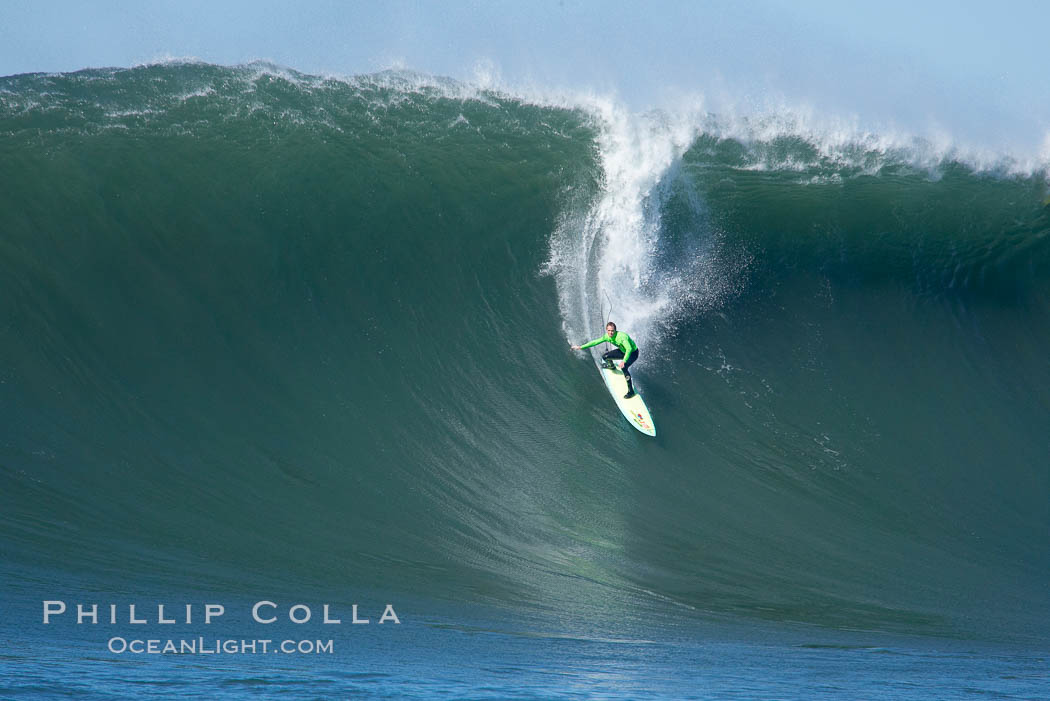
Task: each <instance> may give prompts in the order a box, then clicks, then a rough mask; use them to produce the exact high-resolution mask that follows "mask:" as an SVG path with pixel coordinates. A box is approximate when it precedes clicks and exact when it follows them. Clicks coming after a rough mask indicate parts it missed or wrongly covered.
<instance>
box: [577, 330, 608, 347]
mask: <svg viewBox="0 0 1050 701" xmlns="http://www.w3.org/2000/svg"><path fill="white" fill-rule="evenodd" d="M599 343H612V339H611V338H609V336H608V334H606V335H605V336H602V337H601V338H596V339H594V340H593V341H587V343H584V344H583V345H582V346H573V347H572V349H573V350H583V349H585V348H590V347H591V346H596V345H598V344H599Z"/></svg>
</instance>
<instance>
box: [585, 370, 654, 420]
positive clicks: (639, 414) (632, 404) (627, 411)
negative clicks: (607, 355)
mask: <svg viewBox="0 0 1050 701" xmlns="http://www.w3.org/2000/svg"><path fill="white" fill-rule="evenodd" d="M617 362H618V361H615V360H614V361H613V364H614V367H613V368H612V369H611V370H610V369H607V368H603V367H602V366H601V365H599V366H598V370H599V371H600V372H601V373H602V379H603V380H605V386H606V387H608V388H609V394H611V395H612V398H613V399H615V400H616V406H618V407H619V408H620V412H621V413H622V414H623V416H624V418H625V419H627V421H628V422H630V424H631V425H632V426H634V427H635V428H636V429H638V430H639V431H641V432H642V433H644V434H645V435H647V436H655V435H656V424H654V423H653V417H652V416H651V415H650V414H649V407H647V406H645V402H643V401H642V395H640V394H638V390H637V389H636V390H635V391H634V396H633V397H631V398H630V399H624V398H623V395H625V394H627V379H626V378H625V377H624V376H623V370H621V369H620V368H619V366H616V363H617Z"/></svg>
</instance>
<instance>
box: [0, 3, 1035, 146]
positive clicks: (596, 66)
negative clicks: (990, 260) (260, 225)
mask: <svg viewBox="0 0 1050 701" xmlns="http://www.w3.org/2000/svg"><path fill="white" fill-rule="evenodd" d="M1047 27H1050V2H1042V1H1037V0H1006V1H1005V2H998V3H990V2H983V1H982V2H977V1H973V0H956V1H949V0H907V1H905V0H877V1H876V0H864V1H862V0H837V1H833V0H740V1H723V0H717V1H716V0H706V1H705V0H683V1H671V0H647V1H646V2H616V1H612V0H605V1H604V2H599V1H596V0H595V1H592V0H587V1H584V0H530V1H529V2H520V0H517V1H514V2H505V1H502V0H491V1H487V2H482V1H479V0H474V1H463V2H455V1H453V0H447V1H445V2H438V1H427V0H390V1H387V2H378V1H376V2H339V1H335V0H317V1H311V0H301V1H300V2H289V1H285V0H255V1H254V2H247V1H245V0H229V1H225V2H224V1H223V0H208V1H205V0H180V1H178V2H174V1H168V0H157V1H155V2H142V1H141V0H138V1H129V0H100V1H98V2H92V3H85V2H82V1H70V0H51V1H49V2H42V1H40V0H2V2H0V75H11V74H16V73H24V72H37V71H45V72H55V71H71V70H77V69H81V68H85V67H103V66H132V65H137V64H142V63H149V62H153V61H158V60H166V59H171V58H195V59H200V60H204V61H207V62H210V63H219V64H237V63H246V62H249V61H253V60H267V61H271V62H273V63H276V64H279V65H282V66H287V67H290V68H294V69H296V70H300V71H303V72H307V73H320V74H335V75H351V74H357V73H369V72H375V71H379V70H383V69H387V68H404V69H411V70H416V71H421V72H424V73H430V74H435V75H443V76H449V77H453V78H458V79H462V80H467V81H470V82H483V83H491V82H492V81H493V80H495V81H496V82H497V83H498V84H499V85H500V86H503V87H511V88H513V87H514V86H542V87H543V88H546V89H549V90H565V91H567V92H573V91H577V92H578V91H584V90H588V91H595V92H598V93H602V94H609V95H615V96H616V97H617V98H618V99H619V100H621V101H622V102H623V103H625V104H627V105H629V106H630V107H631V108H633V109H635V110H644V109H648V108H652V107H662V106H664V105H665V104H667V103H668V102H672V101H674V100H676V99H681V97H682V96H683V95H693V94H701V95H705V96H708V97H709V98H710V97H711V96H722V97H723V98H726V99H728V100H729V101H731V102H736V103H764V104H776V103H778V102H786V103H789V104H804V105H807V106H809V107H810V108H812V109H815V110H822V111H831V112H834V113H836V114H839V115H844V116H849V115H859V116H860V118H861V119H862V120H865V121H869V122H871V123H873V124H884V123H886V122H893V123H894V124H895V125H896V126H898V127H903V128H906V129H912V130H914V131H917V132H928V133H936V132H938V130H942V131H946V132H950V133H952V134H954V135H958V136H961V137H963V138H969V139H971V140H975V141H978V142H982V141H983V142H985V143H988V144H992V145H1002V146H1004V147H1005V148H1009V149H1011V150H1014V151H1024V150H1033V151H1038V150H1040V149H1045V150H1046V151H1047V153H1046V157H1047V158H1048V159H1050V75H1048V74H1050V41H1047V38H1046V37H1047ZM727 96H728V97H727Z"/></svg>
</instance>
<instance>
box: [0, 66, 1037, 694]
mask: <svg viewBox="0 0 1050 701" xmlns="http://www.w3.org/2000/svg"><path fill="white" fill-rule="evenodd" d="M0 164H2V167H0V600H2V602H3V606H2V609H3V611H2V617H0V640H3V641H4V643H5V644H4V646H3V650H2V651H0V696H2V697H4V698H14V697H18V698H21V697H26V698H53V697H56V696H69V697H74V698H112V697H117V696H129V697H142V696H152V697H178V698H187V697H200V698H216V697H228V698H240V697H254V696H257V697H266V698H269V697H274V696H287V697H290V698H306V697H313V698H332V697H343V698H348V697H353V698H547V699H549V698H816V697H839V698H854V699H855V698H955V697H958V698H972V697H992V698H1047V697H1050V664H1048V660H1050V354H1048V349H1050V198H1048V196H1050V186H1048V177H1047V170H1046V164H1042V165H1040V164H1039V163H1038V162H1030V161H1027V160H1025V159H1023V158H1018V157H1015V156H1008V155H995V154H989V153H987V152H979V151H975V150H967V149H965V148H962V147H957V146H952V145H951V144H947V145H946V144H943V143H935V142H932V141H929V140H924V139H923V138H920V137H917V136H909V135H906V134H903V135H902V134H894V133H878V132H874V131H865V130H863V129H861V128H859V127H856V126H846V127H843V126H841V123H839V122H836V121H835V120H830V119H829V120H826V121H823V122H821V121H819V120H813V119H809V118H802V117H800V116H799V115H792V114H775V113H770V114H766V115H762V114H751V115H747V116H741V115H725V114H717V113H712V112H707V111H704V110H703V109H693V110H683V111H679V112H665V111H653V112H649V113H644V114H636V113H631V112H629V111H627V110H626V109H624V108H622V107H620V106H618V105H617V103H616V102H615V101H612V100H606V99H603V98H600V97H596V96H579V97H576V98H571V99H570V98H568V97H564V96H558V95H554V94H551V95H539V94H529V95H518V94H514V93H510V92H505V91H501V90H499V89H489V90H486V89H481V88H477V87H474V86H470V85H466V84H463V83H458V82H454V81H451V80H446V79H441V78H436V77H432V76H426V75H419V74H414V73H406V72H389V73H380V74H374V75H365V76H356V77H349V78H347V77H342V78H334V77H317V76H309V75H303V74H300V73H297V72H295V71H292V70H289V69H285V68H281V67H277V66H273V65H269V64H261V63H260V64H251V65H246V66H238V67H221V66H213V65H208V64H203V63H193V62H171V63H165V64H155V65H147V66H139V67H135V68H130V69H124V68H120V69H92V70H85V71H80V72H76V73H69V74H30V75H19V76H10V77H6V78H0ZM607 319H612V320H614V321H616V322H617V324H618V325H619V327H620V328H621V329H622V330H625V331H627V332H628V333H629V334H630V335H631V336H632V337H633V338H634V339H635V340H636V341H637V342H638V344H639V346H640V348H641V355H640V359H639V361H638V362H637V364H636V365H635V366H634V367H633V368H632V370H633V374H634V376H635V378H636V385H637V387H638V389H639V391H640V392H641V393H642V394H643V396H644V397H645V399H646V402H647V403H648V405H649V407H650V409H651V411H652V414H653V417H654V420H655V422H656V426H657V431H658V436H657V437H656V438H655V439H652V438H648V437H646V436H643V435H642V434H640V433H638V432H636V431H634V430H633V429H632V428H631V427H630V426H629V425H628V424H627V423H626V422H625V421H624V419H623V418H622V416H621V415H620V414H619V412H618V411H617V410H616V407H615V405H614V404H613V402H612V400H611V398H610V397H609V396H608V393H607V392H606V389H605V387H604V385H603V383H602V381H601V379H600V377H599V375H598V373H597V372H596V371H595V367H594V356H591V355H588V354H587V353H586V352H581V353H574V352H572V351H571V350H569V345H570V344H574V343H580V342H582V341H586V340H589V339H591V338H595V337H597V336H599V335H601V333H602V327H603V325H604V320H607ZM596 350H600V349H596ZM46 601H62V602H64V604H65V605H66V606H67V612H66V613H64V614H62V615H60V616H57V617H56V620H53V621H52V622H51V623H48V624H44V623H43V622H42V611H43V610H44V608H46V605H45V604H44V602H46ZM259 601H270V602H273V603H274V604H275V606H274V607H273V610H274V612H275V615H276V617H277V618H278V619H279V620H278V621H277V622H275V623H274V624H260V623H258V622H257V621H254V620H252V618H251V615H250V612H251V609H252V606H253V604H254V603H256V602H259ZM158 602H159V603H162V604H167V610H168V611H169V613H170V612H171V611H172V610H175V611H182V610H183V609H184V608H185V606H186V605H192V606H193V609H194V610H193V617H192V619H191V620H190V621H189V622H186V621H185V620H184V619H183V617H182V614H181V613H180V614H179V617H178V620H177V621H176V623H174V624H165V623H161V622H160V621H159V620H158V619H160V618H163V617H164V616H158V613H157V605H158ZM211 602H214V603H218V604H222V605H223V606H224V607H225V609H226V611H227V613H226V614H225V616H224V617H223V618H221V620H219V621H218V622H213V623H211V624H203V623H202V622H201V615H202V612H203V610H204V605H205V604H208V603H211ZM77 603H82V604H85V605H90V604H92V603H97V604H98V606H99V611H100V613H99V622H98V623H96V624H93V623H90V622H82V623H80V624H78V623H77V622H76V618H75V607H76V604H77ZM111 604H112V605H113V606H114V607H116V608H115V609H114V610H116V611H118V612H119V613H118V614H117V615H115V619H116V622H115V623H109V622H108V619H109V615H110V605H111ZM131 604H137V605H138V610H139V611H140V612H141V611H143V610H145V611H146V616H147V618H148V622H147V623H145V624H136V623H134V622H132V620H131V619H134V618H135V615H131V616H129V615H128V611H127V607H128V606H129V605H131ZM296 604H303V605H305V606H309V607H310V609H311V611H312V616H313V618H312V619H311V621H310V622H307V623H303V624H297V623H293V622H290V621H289V618H288V617H289V615H290V614H289V611H288V609H289V607H291V606H293V605H296ZM324 604H330V606H331V608H332V615H333V616H338V618H340V619H341V620H342V624H341V625H328V624H322V623H320V622H319V620H320V617H321V607H322V606H323V605H324ZM354 604H358V605H359V608H360V609H361V612H360V616H362V617H367V618H369V619H370V623H369V624H367V625H360V626H358V625H355V624H353V623H350V619H351V618H352V615H351V607H352V606H353V605H354ZM387 604H391V605H392V607H393V608H394V609H396V615H397V617H398V619H399V622H393V621H389V620H388V621H386V622H384V623H382V624H380V623H379V622H378V619H379V618H380V617H381V615H382V614H383V612H384V607H385V606H386V605H387ZM266 610H267V611H269V610H270V609H269V608H268V609H266ZM301 613H302V610H301V609H300V611H299V614H301ZM291 615H296V614H294V613H292V614H291ZM268 625H269V626H270V627H267V626H268ZM136 626H138V627H136ZM165 626H168V627H165ZM278 633H287V635H288V636H291V637H292V638H294V639H300V638H304V639H305V638H309V639H311V640H317V639H322V638H323V639H325V640H327V639H332V640H333V641H334V643H333V648H334V649H333V651H332V652H331V653H328V654H280V655H278V656H276V657H275V656H273V655H258V654H255V655H252V654H235V655H229V654H225V655H203V654H198V653H192V654H153V655H151V654H135V653H131V652H121V653H117V652H113V651H112V649H111V641H112V640H113V638H114V637H121V638H124V639H128V640H130V639H132V638H133V637H135V636H137V637H139V638H145V637H148V638H161V639H167V638H172V637H175V638H187V639H189V638H191V637H192V638H197V637H204V636H210V637H211V638H220V637H221V638H236V639H245V638H252V639H257V638H273V637H280V636H278Z"/></svg>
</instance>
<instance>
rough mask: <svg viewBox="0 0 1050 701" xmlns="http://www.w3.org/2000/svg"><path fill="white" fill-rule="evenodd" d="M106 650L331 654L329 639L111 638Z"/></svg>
mask: <svg viewBox="0 0 1050 701" xmlns="http://www.w3.org/2000/svg"><path fill="white" fill-rule="evenodd" d="M107 646H108V648H109V651H110V652H112V653H114V654H117V655H122V654H125V653H130V654H133V655H265V654H267V653H279V654H285V655H295V654H300V655H331V654H332V653H333V652H334V650H335V646H334V644H333V642H332V641H331V640H280V641H275V640H234V639H227V640H221V639H205V638H203V637H198V638H183V639H180V640H172V639H168V640H139V639H132V640H128V639H127V638H121V637H119V636H118V637H115V638H110V639H109V643H108V645H107Z"/></svg>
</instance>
